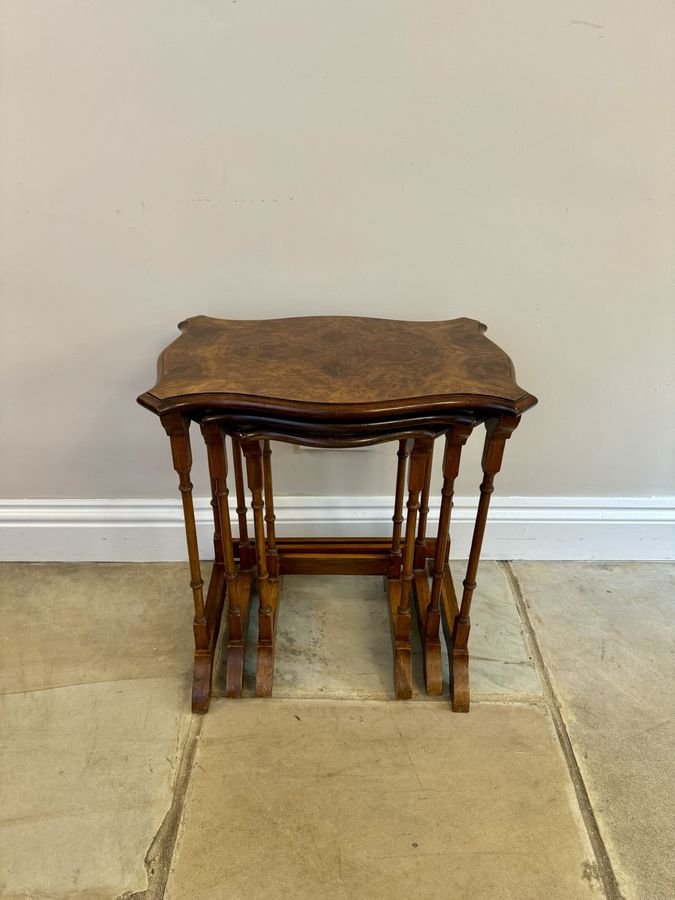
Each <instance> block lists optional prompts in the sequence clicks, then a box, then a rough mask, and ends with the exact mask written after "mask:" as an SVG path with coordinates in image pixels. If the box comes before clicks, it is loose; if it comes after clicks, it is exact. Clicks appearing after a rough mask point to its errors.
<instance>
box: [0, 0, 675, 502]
mask: <svg viewBox="0 0 675 900" xmlns="http://www.w3.org/2000/svg"><path fill="white" fill-rule="evenodd" d="M673 9H674V7H673V5H672V3H670V2H657V0H647V2H644V3H635V2H634V0H619V2H617V0H612V2H609V0H606V2H581V0H578V2H561V3H555V4H553V3H542V2H540V0H517V2H516V0H512V2H484V0H465V2H451V0H443V2H434V0H425V2H423V3H419V2H414V0H405V2H403V0H339V2H338V0H330V2H328V0H259V2H253V0H238V2H230V0H217V2H216V0H212V2H208V0H199V2H194V0H182V2H179V0H115V2H110V0H86V2H85V0H81V2H78V0H42V2H37V0H6V2H4V3H3V4H2V12H3V22H2V31H3V38H2V40H3V49H2V113H1V115H2V122H1V124H2V156H1V173H2V231H1V235H0V236H1V240H2V248H1V251H2V278H3V286H2V322H1V324H2V338H1V351H2V359H1V362H0V365H1V367H2V369H1V372H0V385H1V390H2V412H3V421H2V464H1V465H0V478H1V479H2V480H1V482H0V497H6V498H16V497H44V498H48V497H52V498H59V497H64V498H65V497H81V498H89V497H111V498H114V497H129V498H131V497H165V496H166V497H169V496H171V497H173V496H175V494H176V491H175V479H174V476H173V473H172V472H171V471H170V465H169V453H168V442H167V441H166V438H165V437H164V436H163V432H162V431H161V429H160V426H159V423H158V422H157V421H155V420H154V419H153V418H152V417H151V416H150V415H149V414H148V413H147V412H145V411H144V410H142V409H141V408H140V407H137V406H136V405H135V402H134V400H135V397H136V395H137V393H139V392H140V391H141V390H144V389H146V388H147V387H149V385H150V384H151V383H152V381H153V377H154V360H155V357H156V355H157V353H158V351H159V350H160V348H161V347H162V346H163V345H164V344H165V343H167V342H168V341H169V340H171V339H172V338H173V337H174V336H175V330H174V326H175V323H176V322H177V321H179V320H180V319H182V318H184V317H186V316H188V315H192V314H196V313H206V314H209V315H215V316H219V315H220V316H224V317H235V316H241V315H244V316H247V317H253V318H254V317H264V316H276V315H304V314H312V313H332V314H339V313H349V314H364V315H371V316H389V317H402V318H419V319H434V318H450V317H453V316H456V315H467V316H472V317H474V318H478V319H481V320H483V321H484V322H486V323H488V325H489V332H488V333H489V336H490V337H492V338H493V339H494V340H496V341H497V342H498V343H500V344H502V345H503V346H504V347H505V348H506V349H507V350H508V351H509V352H510V353H511V355H512V356H513V358H514V359H515V361H516V365H517V369H518V375H519V380H520V382H521V384H523V385H524V386H525V387H527V388H528V389H529V390H531V391H532V392H533V393H535V394H537V395H539V397H540V401H541V402H540V406H539V407H537V409H536V410H535V411H534V412H532V413H531V414H530V415H528V416H527V417H526V420H525V422H524V423H523V425H522V427H521V429H520V431H519V432H518V433H517V434H516V435H515V436H514V439H513V441H512V446H511V447H510V448H509V454H508V457H507V461H506V466H505V471H504V473H503V475H502V476H501V480H500V483H499V491H500V493H501V494H507V495H508V494H511V495H529V496H537V495H571V496H575V495H597V496H607V495H619V496H627V495H636V496H639V495H644V496H648V495H652V494H667V493H673V492H674V490H673V487H674V485H673V480H672V476H673V459H672V449H673V443H674V417H673V414H672V402H673V387H672V384H673V353H672V346H673V338H674V336H675V323H674V320H673V306H672V298H671V297H670V296H669V290H670V289H671V286H672V275H673V263H672V260H673V246H675V244H674V238H675V234H674V228H673V215H672V179H671V172H670V167H671V163H672V154H673V149H674V144H675V141H674V133H675V127H674V122H673V115H672V107H673V104H672V101H673V97H672V95H671V93H670V92H671V85H672V69H673V66H672V56H671V53H672V47H671V46H669V45H670V44H672V34H673V18H674V16H673ZM668 404H670V406H669V408H668ZM392 452H393V451H392V450H391V449H390V450H389V451H385V450H382V449H379V450H377V451H370V452H358V453H352V454H348V453H344V452H343V453H341V454H336V453H325V452H318V451H297V450H292V449H291V448H283V450H282V451H280V452H279V454H278V457H277V464H278V465H277V479H276V480H277V485H278V487H279V490H280V491H282V492H288V493H295V492H301V491H302V492H305V493H354V494H355V493H358V492H361V491H367V492H370V493H373V494H384V493H387V492H388V490H389V489H390V480H391V473H392V471H393V466H392ZM473 455H474V458H476V456H477V448H474V450H473ZM477 480H478V478H477V476H476V475H475V474H472V477H471V478H469V477H468V476H465V477H464V478H463V481H462V484H461V485H460V486H459V492H460V493H463V494H468V493H471V492H472V491H473V490H474V488H475V486H476V483H477ZM198 493H201V494H203V493H205V491H204V490H203V482H202V483H201V489H198Z"/></svg>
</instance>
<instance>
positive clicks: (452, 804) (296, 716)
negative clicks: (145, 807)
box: [166, 699, 601, 900]
mask: <svg viewBox="0 0 675 900" xmlns="http://www.w3.org/2000/svg"><path fill="white" fill-rule="evenodd" d="M575 810H576V807H575V802H574V797H573V793H572V791H571V787H570V783H569V780H568V777H567V773H566V769H565V765H564V762H563V759H562V757H561V755H560V752H559V749H558V746H557V744H556V741H555V737H554V735H553V731H552V728H551V725H550V722H549V721H548V719H547V717H546V714H545V712H544V711H543V709H541V708H539V707H531V706H501V707H499V706H494V705H483V706H477V707H475V708H474V710H473V712H472V713H471V714H470V715H469V716H460V715H453V714H452V713H451V712H449V711H448V710H447V708H446V707H445V706H443V705H441V704H433V703H382V702H372V701H361V702H358V703H357V702H351V701H340V702H336V701H324V702H317V701H312V700H274V699H273V700H248V701H245V702H243V703H240V702H231V701H229V702H228V701H222V700H221V701H216V702H214V703H213V705H212V710H211V712H210V713H209V715H208V717H207V718H206V719H205V721H204V726H203V731H202V738H201V739H200V744H199V748H198V752H197V757H196V760H195V766H194V770H193V774H192V779H191V783H190V787H189V791H188V796H187V800H186V809H185V814H184V819H183V826H182V832H181V834H180V835H179V839H178V842H177V849H176V852H175V854H174V862H173V868H172V873H171V875H170V879H169V884H168V888H167V894H166V896H167V900H192V898H194V897H200V898H202V900H220V898H222V900H225V898H227V900H238V898H242V900H243V898H245V900H258V898H271V897H274V898H276V897H279V898H281V897H292V898H294V900H303V898H312V900H322V898H330V900H346V898H349V900H356V898H363V897H368V898H369V900H378V898H387V900H398V898H401V900H403V898H405V900H408V898H410V897H414V898H417V897H419V898H425V900H434V898H439V900H440V898H443V900H460V898H466V900H469V898H470V900H475V898H477V897H486V898H487V897H489V898H490V900H500V898H513V900H515V898H518V900H541V898H542V897H546V898H547V900H576V898H590V897H594V898H598V897H599V896H600V894H601V892H600V889H599V887H598V883H597V881H596V879H595V876H594V867H593V863H592V855H591V851H590V847H589V845H588V843H587V839H586V836H585V832H584V830H583V827H582V825H581V823H580V821H579V817H578V813H577V812H576V811H575Z"/></svg>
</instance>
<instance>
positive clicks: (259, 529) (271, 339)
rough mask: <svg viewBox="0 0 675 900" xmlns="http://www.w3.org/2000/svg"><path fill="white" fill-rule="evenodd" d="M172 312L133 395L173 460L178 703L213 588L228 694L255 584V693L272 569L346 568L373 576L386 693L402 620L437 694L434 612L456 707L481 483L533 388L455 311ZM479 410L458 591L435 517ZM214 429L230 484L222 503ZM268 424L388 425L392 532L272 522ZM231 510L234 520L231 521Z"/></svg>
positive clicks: (208, 660) (211, 628) (206, 626)
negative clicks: (181, 668) (182, 572)
mask: <svg viewBox="0 0 675 900" xmlns="http://www.w3.org/2000/svg"><path fill="white" fill-rule="evenodd" d="M179 327H180V329H181V332H182V334H181V336H180V337H179V338H178V339H177V340H176V341H174V342H173V343H172V344H171V345H170V346H169V347H167V349H166V350H165V351H164V352H163V353H162V355H161V356H160V358H159V363H158V378H157V384H156V385H155V386H154V387H153V388H151V390H150V391H147V392H146V393H144V394H141V396H140V397H139V398H138V401H139V403H141V405H143V406H145V407H147V408H148V409H150V410H152V411H153V412H155V413H156V414H158V415H159V417H160V420H161V422H162V425H163V426H164V429H165V431H166V432H167V434H168V436H169V439H170V443H171V453H172V460H173V466H174V469H175V470H176V472H177V474H178V480H179V485H178V486H179V491H180V494H181V497H182V503H183V512H184V519H185V533H186V541H187V549H188V559H189V566H190V585H191V588H192V594H193V602H194V638H195V666H194V677H193V692H192V708H193V710H194V711H196V712H206V710H207V709H208V706H209V698H210V694H211V683H212V680H213V661H214V658H215V647H216V641H217V640H218V632H219V628H220V620H221V612H222V609H223V606H224V603H225V600H226V599H227V616H226V622H227V633H226V638H225V640H226V642H227V653H226V657H225V665H226V694H227V696H229V697H241V695H242V686H243V675H244V663H245V656H246V634H247V627H248V618H249V609H250V606H251V599H252V592H253V589H254V584H257V591H258V597H259V609H258V644H257V660H256V695H257V696H260V697H267V696H270V695H271V693H272V688H273V676H274V648H275V643H276V632H277V619H278V612H279V604H280V599H281V594H280V588H281V579H282V576H283V575H285V574H286V575H290V574H322V573H326V574H327V573H345V574H369V575H379V576H380V577H382V576H384V582H385V586H386V591H387V594H388V608H389V615H390V626H391V638H392V650H393V687H394V694H395V696H396V697H397V698H398V699H405V698H409V697H410V696H411V695H412V671H411V662H412V649H411V626H412V624H413V622H415V621H416V622H417V626H418V629H419V634H420V640H421V645H422V653H423V663H424V677H425V684H426V689H427V691H428V693H430V694H440V693H442V690H443V680H442V670H441V652H440V651H441V648H440V640H441V638H440V628H441V625H442V628H443V634H444V636H445V640H446V643H447V645H448V655H449V658H450V685H449V687H450V697H451V701H452V708H453V709H454V710H455V711H462V712H467V711H468V709H469V703H470V692H469V651H468V638H469V633H470V628H471V620H470V609H471V603H472V599H473V594H474V590H475V588H476V581H477V572H478V564H479V560H480V552H481V547H482V541H483V536H484V532H485V527H486V522H487V514H488V506H489V502H490V496H491V494H492V491H493V489H494V479H495V475H496V474H497V473H498V472H499V470H500V468H501V465H502V458H503V454H504V447H505V444H506V441H507V440H508V438H509V437H510V436H511V434H512V433H513V431H514V430H515V428H516V427H517V425H518V423H519V421H520V416H521V414H522V413H523V412H524V411H525V410H527V409H529V408H530V407H531V406H533V405H534V404H535V403H536V402H537V401H536V398H535V397H534V396H532V395H531V394H529V393H527V392H526V391H524V390H523V389H522V388H520V387H519V386H518V384H517V383H516V381H515V374H514V369H513V365H512V363H511V360H510V359H509V357H508V356H507V355H506V353H504V351H502V350H500V348H499V347H497V346H496V345H495V344H493V343H492V342H491V341H489V340H488V339H487V338H486V337H485V335H484V332H485V326H484V325H481V324H480V323H479V322H476V321H474V320H472V319H453V320H450V321H445V322H396V321H391V320H386V319H367V318H355V317H335V316H325V317H308V318H296V319H276V320H263V321H230V320H223V319H211V318H208V317H206V316H196V317H194V318H191V319H187V320H186V321H185V322H183V323H181V325H180V326H179ZM192 422H197V423H198V424H199V426H200V428H201V432H202V436H203V438H204V442H205V444H206V449H207V457H208V462H209V478H210V488H211V505H212V507H213V522H214V535H213V536H214V557H215V561H214V567H213V572H212V576H211V580H210V583H209V586H208V590H207V593H206V599H205V598H204V590H203V580H202V576H201V565H200V560H199V552H198V545H197V532H196V524H195V515H194V506H193V501H192V490H193V486H192V483H191V480H190V473H191V469H192V450H191V445H190V425H191V423H192ZM478 425H484V426H485V429H486V431H485V435H486V436H485V445H484V450H483V457H482V461H481V465H482V469H483V480H482V482H481V485H480V501H479V505H478V512H477V516H476V523H475V527H474V534H473V539H472V543H471V551H470V555H469V561H468V565H467V572H466V577H465V579H464V582H463V592H462V597H461V603H460V602H458V599H457V595H456V593H455V588H454V585H453V583H452V576H451V574H450V569H449V566H448V557H449V552H450V534H449V527H450V518H451V510H452V498H453V492H454V483H455V479H456V477H457V475H458V472H459V465H460V457H461V451H462V447H463V446H464V444H465V442H466V441H467V439H468V438H469V436H470V435H471V433H472V431H473V430H474V429H475V428H476V426H478ZM228 438H229V439H230V441H231V446H232V470H233V472H234V483H235V494H236V508H235V510H234V511H232V512H231V511H230V503H229V496H230V489H229V487H228V484H227V480H228V475H229V471H228V469H229V467H228V459H227V449H226V446H227V439H228ZM437 439H443V440H444V441H445V449H444V456H443V467H442V476H443V484H442V488H441V507H440V516H439V523H438V531H437V534H436V536H435V537H428V536H427V517H428V513H429V500H430V496H431V493H432V490H433V483H432V477H431V476H432V470H431V459H432V453H433V448H434V443H435V441H436V440H437ZM279 440H280V441H287V442H290V443H297V444H305V445H308V446H318V447H330V448H341V447H358V446H362V445H366V444H373V443H383V442H389V441H391V442H396V443H397V446H398V453H397V465H396V483H395V486H393V487H394V491H393V494H394V497H393V515H392V521H393V532H392V535H391V538H390V539H385V538H346V539H317V538H314V539H305V538H299V539H289V538H284V537H279V536H278V535H277V533H276V521H275V514H274V490H273V481H272V442H273V441H279ZM244 463H245V465H244ZM246 488H248V491H249V492H250V507H251V510H252V514H253V515H252V519H253V541H252V540H251V534H250V532H249V522H248V521H247V503H246ZM406 492H407V502H406V504H405V515H404V501H405V499H406ZM235 515H236V522H237V524H238V536H237V537H235V536H234V534H233V531H232V522H233V520H234V518H235ZM404 523H405V527H404ZM413 611H414V613H415V615H414V616H413Z"/></svg>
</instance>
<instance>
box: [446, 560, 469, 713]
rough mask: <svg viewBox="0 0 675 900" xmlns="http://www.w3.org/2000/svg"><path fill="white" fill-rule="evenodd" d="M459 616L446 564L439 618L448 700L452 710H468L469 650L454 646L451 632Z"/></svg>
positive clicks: (453, 588)
mask: <svg viewBox="0 0 675 900" xmlns="http://www.w3.org/2000/svg"><path fill="white" fill-rule="evenodd" d="M458 616H459V607H458V605H457V595H456V593H455V586H454V584H453V582H452V575H451V574H450V569H449V568H448V566H446V567H445V571H444V572H443V581H442V583H441V619H442V622H443V634H444V636H445V643H446V646H447V648H448V659H449V662H450V701H451V703H452V710H453V712H469V707H470V698H471V694H470V689H469V651H468V650H467V649H466V648H456V647H454V639H453V633H454V629H455V622H456V620H457V617H458Z"/></svg>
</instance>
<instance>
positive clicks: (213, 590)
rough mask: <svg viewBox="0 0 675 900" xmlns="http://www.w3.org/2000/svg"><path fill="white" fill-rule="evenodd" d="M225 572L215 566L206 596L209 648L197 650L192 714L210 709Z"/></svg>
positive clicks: (206, 631) (218, 566)
mask: <svg viewBox="0 0 675 900" xmlns="http://www.w3.org/2000/svg"><path fill="white" fill-rule="evenodd" d="M225 593H226V590H225V572H224V571H223V567H222V565H215V566H214V567H213V572H212V574H211V580H210V582H209V590H208V593H207V596H206V604H205V619H206V623H205V625H206V628H205V633H206V638H207V641H208V646H207V647H202V648H199V647H198V648H197V649H196V650H195V657H194V670H193V675H192V712H195V713H205V712H208V709H209V701H210V699H211V684H212V682H213V663H214V658H215V655H216V643H217V641H218V633H219V631H220V619H221V615H222V610H223V604H224V601H225Z"/></svg>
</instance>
